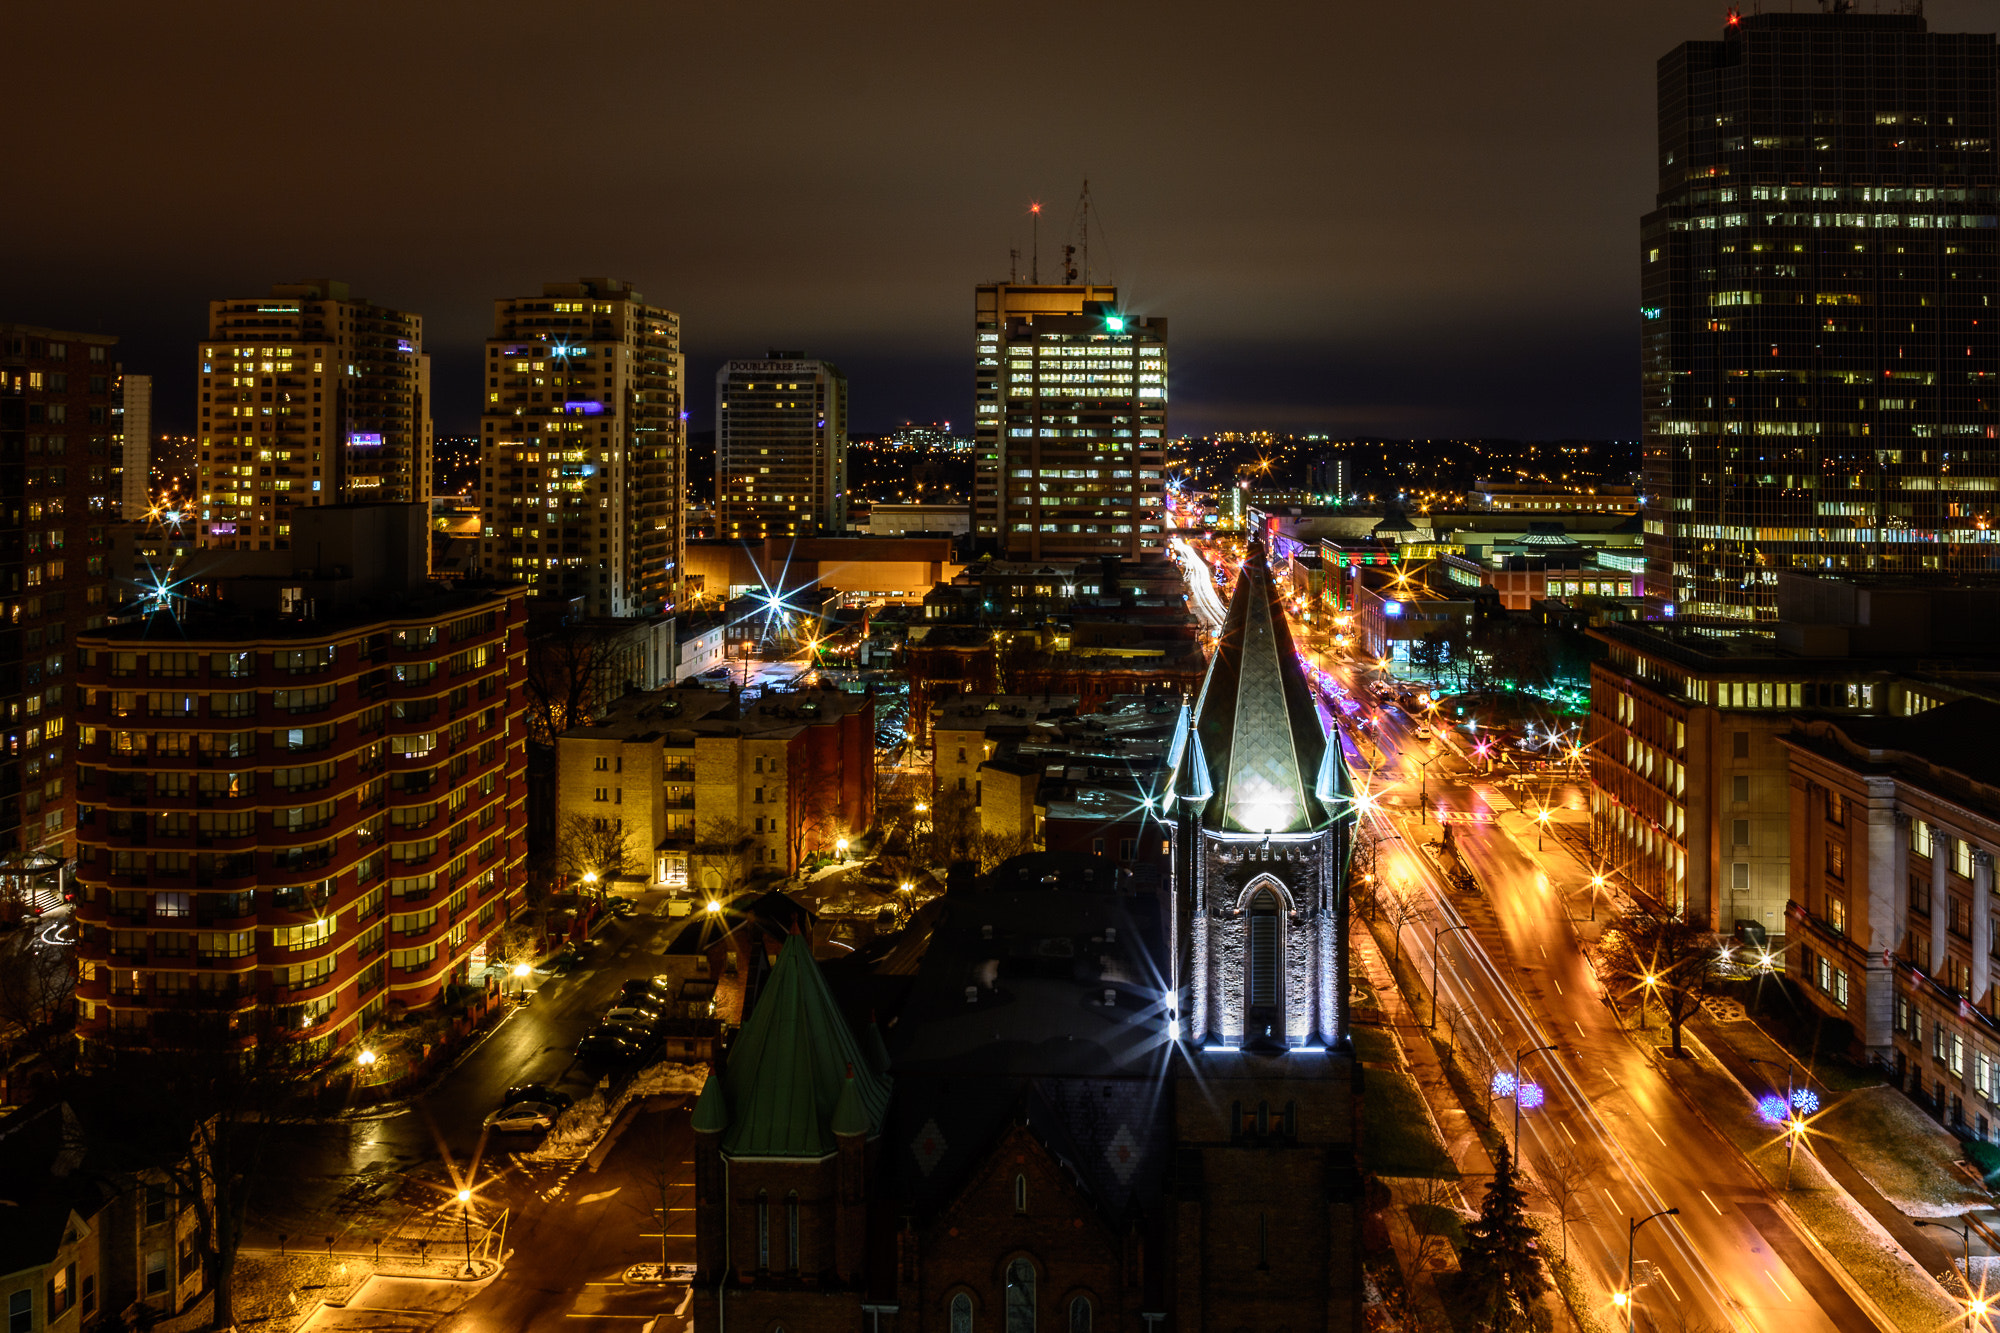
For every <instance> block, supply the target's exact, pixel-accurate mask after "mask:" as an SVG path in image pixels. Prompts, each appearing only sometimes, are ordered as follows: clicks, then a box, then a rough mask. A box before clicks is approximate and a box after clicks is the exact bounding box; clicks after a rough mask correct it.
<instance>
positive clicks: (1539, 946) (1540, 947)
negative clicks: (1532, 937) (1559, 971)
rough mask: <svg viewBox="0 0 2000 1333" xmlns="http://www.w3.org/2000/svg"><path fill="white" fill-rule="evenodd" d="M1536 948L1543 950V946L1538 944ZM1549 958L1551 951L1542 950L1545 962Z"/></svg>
mask: <svg viewBox="0 0 2000 1333" xmlns="http://www.w3.org/2000/svg"><path fill="white" fill-rule="evenodd" d="M1535 947H1536V948H1537V949H1542V946H1541V945H1539V944H1537V945H1536V946H1535ZM1548 956H1549V951H1548V950H1547V949H1542V958H1543V960H1544V961H1546V960H1547V959H1548Z"/></svg>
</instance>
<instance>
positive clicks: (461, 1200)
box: [458, 1190, 473, 1277]
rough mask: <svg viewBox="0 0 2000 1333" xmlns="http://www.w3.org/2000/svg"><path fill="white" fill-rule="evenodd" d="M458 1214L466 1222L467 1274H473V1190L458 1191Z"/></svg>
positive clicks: (468, 1275)
mask: <svg viewBox="0 0 2000 1333" xmlns="http://www.w3.org/2000/svg"><path fill="white" fill-rule="evenodd" d="M458 1215H459V1217H460V1218H461V1219H463V1220H464V1222H465V1275H466V1276H467V1277H471V1276H472V1275H473V1267H472V1191H471V1190H460V1191H459V1192H458Z"/></svg>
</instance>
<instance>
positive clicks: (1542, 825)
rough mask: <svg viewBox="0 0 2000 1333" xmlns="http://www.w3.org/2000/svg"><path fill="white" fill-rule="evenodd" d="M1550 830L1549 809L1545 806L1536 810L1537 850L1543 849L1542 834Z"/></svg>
mask: <svg viewBox="0 0 2000 1333" xmlns="http://www.w3.org/2000/svg"><path fill="white" fill-rule="evenodd" d="M1548 831H1549V811H1548V807H1547V806H1544V807H1542V808H1541V809H1540V810H1537V811H1535V850H1536V851H1538V852H1539V851H1541V850H1542V835H1543V834H1545V833H1547V832H1548Z"/></svg>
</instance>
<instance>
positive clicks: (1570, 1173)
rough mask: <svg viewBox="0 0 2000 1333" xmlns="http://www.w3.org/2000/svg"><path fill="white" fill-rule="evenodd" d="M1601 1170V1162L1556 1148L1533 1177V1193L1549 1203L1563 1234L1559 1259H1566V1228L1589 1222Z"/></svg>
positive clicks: (1567, 1242)
mask: <svg viewBox="0 0 2000 1333" xmlns="http://www.w3.org/2000/svg"><path fill="white" fill-rule="evenodd" d="M1603 1169H1604V1159H1603V1158H1601V1157H1597V1156H1595V1155H1592V1156H1587V1157H1586V1156H1583V1155H1580V1154H1578V1153H1576V1152H1574V1151H1572V1150H1570V1149H1569V1148H1564V1147H1558V1148H1557V1149H1556V1150H1555V1151H1554V1152H1552V1153H1550V1154H1548V1155H1547V1156H1546V1157H1545V1158H1544V1159H1543V1162H1542V1169H1541V1170H1540V1171H1538V1172H1536V1173H1535V1175H1534V1177H1533V1187H1532V1189H1533V1193H1535V1194H1537V1195H1539V1196H1541V1198H1543V1199H1544V1200H1546V1201H1547V1202H1548V1205H1549V1211H1550V1212H1551V1213H1553V1214H1554V1215H1555V1219H1556V1225H1557V1227H1558V1228H1559V1229H1560V1230H1561V1232H1562V1258H1563V1259H1564V1261H1565V1262H1567V1261H1568V1259H1569V1228H1570V1224H1571V1223H1572V1222H1588V1221H1590V1220H1591V1212H1590V1202H1589V1201H1590V1191H1591V1189H1592V1188H1593V1182H1594V1181H1595V1180H1596V1178H1597V1175H1598V1173H1599V1172H1600V1171H1602V1170H1603Z"/></svg>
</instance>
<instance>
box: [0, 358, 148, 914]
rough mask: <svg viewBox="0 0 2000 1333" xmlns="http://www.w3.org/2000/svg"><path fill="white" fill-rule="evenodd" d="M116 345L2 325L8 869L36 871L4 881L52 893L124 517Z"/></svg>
mask: <svg viewBox="0 0 2000 1333" xmlns="http://www.w3.org/2000/svg"><path fill="white" fill-rule="evenodd" d="M117 344H118V340H117V339H116V338H112V337H108V336H106V335H104V334H94V333H67V332H64V331H62V330H59V329H48V328H40V327H37V326H33V325H27V324H0V612H4V614H0V718H4V731H0V736H4V745H0V866H4V867H9V868H15V867H19V868H30V869H34V870H36V871H37V872H38V873H36V874H35V875H33V876H31V877H27V878H24V879H23V880H21V881H19V882H16V883H13V884H10V885H9V886H8V887H9V888H10V889H17V890H18V889H25V890H28V891H32V892H39V893H42V894H44V895H46V894H49V893H52V892H53V891H54V889H55V888H56V883H55V877H54V873H52V872H54V871H55V870H56V868H57V867H58V866H59V865H60V864H61V862H62V860H63V859H64V858H66V857H67V856H69V855H70V854H71V852H72V851H73V850H74V843H73V840H72V839H73V831H74V828H75V824H76V819H75V809H76V792H75V790H74V786H73V784H72V783H70V782H69V781H68V780H67V774H68V761H69V759H70V757H71V751H72V746H73V741H74V738H73V735H72V733H73V730H74V726H75V723H74V720H73V710H74V705H75V703H76V692H75V687H74V682H73V679H72V673H71V671H70V670H69V668H72V667H73V666H74V663H75V651H74V640H75V638H76V636H77V634H79V633H80V632H82V631H83V630H85V629H94V628H96V627H97V626H98V625H100V624H102V623H103V621H104V617H105V614H106V609H105V601H106V588H107V586H108V583H109V578H108V575H107V569H106V562H107V560H108V559H109V554H110V552H109V544H108V537H107V533H108V531H109V527H110V525H111V524H114V523H116V522H117V521H118V518H119V506H120V499H121V490H122V479H121V477H120V476H119V472H120V465H119V454H118V445H117V442H116V437H117V435H118V433H119V431H120V426H121V423H120V420H119V410H120V405H121V402H122V400H121V397H120V392H119V390H120V366H119V363H118V361H117V360H116V352H117ZM10 878H11V877H10ZM0 896H5V895H0Z"/></svg>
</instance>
